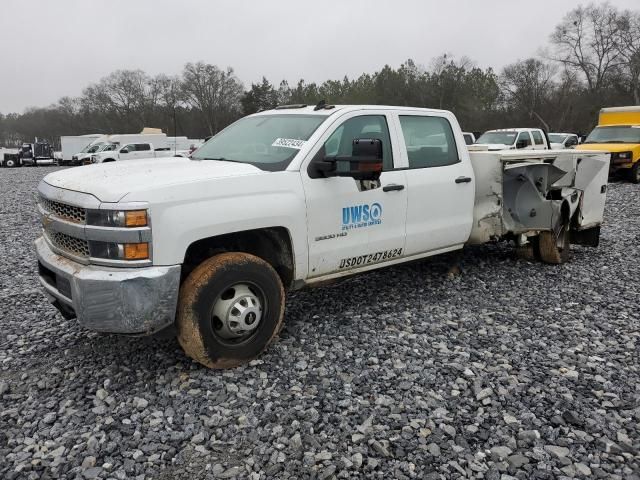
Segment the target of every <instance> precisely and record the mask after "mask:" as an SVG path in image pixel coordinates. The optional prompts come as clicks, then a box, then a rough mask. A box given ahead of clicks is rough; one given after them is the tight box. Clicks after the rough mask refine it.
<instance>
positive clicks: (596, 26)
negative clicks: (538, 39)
mask: <svg viewBox="0 0 640 480" xmlns="http://www.w3.org/2000/svg"><path fill="white" fill-rule="evenodd" d="M619 32H620V13H619V11H618V9H616V8H615V7H614V6H612V5H611V4H610V3H608V2H605V3H602V4H593V3H591V4H589V5H587V6H586V7H583V6H579V7H578V8H576V9H574V10H572V11H570V12H569V13H568V14H567V15H565V17H564V19H563V21H562V23H560V24H559V25H558V26H557V27H556V29H555V31H554V32H553V34H552V35H551V43H552V44H553V45H554V46H555V57H554V60H557V61H559V62H561V63H562V64H564V65H565V66H566V67H567V68H568V69H572V70H575V71H579V72H580V73H581V74H582V75H583V76H584V78H585V80H586V82H587V85H588V89H589V91H590V92H592V93H597V92H599V91H601V90H602V89H603V88H604V87H606V86H607V85H608V83H609V82H610V80H611V77H612V76H613V75H614V73H615V72H616V71H617V69H618V68H619V67H620V65H621V64H622V61H623V60H622V58H621V57H620V49H619V47H618V43H617V41H618V38H619Z"/></svg>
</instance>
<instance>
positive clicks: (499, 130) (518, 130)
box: [485, 127, 542, 133]
mask: <svg viewBox="0 0 640 480" xmlns="http://www.w3.org/2000/svg"><path fill="white" fill-rule="evenodd" d="M529 130H542V129H540V128H529V127H517V128H496V129H495V130H487V132H528V131H529ZM485 133H486V132H485Z"/></svg>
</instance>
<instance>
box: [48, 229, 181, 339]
mask: <svg viewBox="0 0 640 480" xmlns="http://www.w3.org/2000/svg"><path fill="white" fill-rule="evenodd" d="M35 246H36V254H37V256H38V269H39V276H40V283H41V284H42V286H43V287H44V289H45V292H46V294H47V297H49V299H50V300H51V302H52V303H54V305H56V307H57V308H58V309H59V310H60V311H61V312H62V313H63V314H64V315H65V316H66V317H72V316H73V314H75V316H76V317H77V318H78V321H79V322H80V324H81V325H83V326H84V327H86V328H88V329H90V330H95V331H98V332H110V333H126V334H138V335H148V334H151V333H154V332H157V331H158V330H161V329H162V328H164V327H166V326H169V325H171V324H172V323H173V322H174V320H175V314H176V308H177V304H178V291H179V289H180V265H172V266H168V267H143V268H110V267H97V266H92V265H82V264H80V263H77V262H74V261H72V260H69V259H68V258H66V257H63V256H61V255H58V254H56V253H54V252H53V251H52V250H51V249H50V248H49V245H48V244H47V242H46V241H45V239H44V238H42V237H40V238H38V239H37V240H36V242H35Z"/></svg>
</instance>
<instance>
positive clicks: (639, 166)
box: [629, 161, 640, 184]
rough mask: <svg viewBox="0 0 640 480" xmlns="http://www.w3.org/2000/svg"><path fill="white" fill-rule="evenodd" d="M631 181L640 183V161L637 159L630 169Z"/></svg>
mask: <svg viewBox="0 0 640 480" xmlns="http://www.w3.org/2000/svg"><path fill="white" fill-rule="evenodd" d="M629 181H630V182H631V183H636V184H638V183H640V161H637V162H636V163H635V164H634V165H633V167H632V168H631V169H630V170H629Z"/></svg>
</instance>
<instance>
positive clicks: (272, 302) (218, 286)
mask: <svg viewBox="0 0 640 480" xmlns="http://www.w3.org/2000/svg"><path fill="white" fill-rule="evenodd" d="M284 301H285V293H284V288H283V286H282V281H281V280H280V277H279V276H278V274H277V273H276V271H275V270H274V269H273V267H272V266H271V265H269V264H268V263H267V262H265V261H264V260H262V259H261V258H258V257H256V256H254V255H250V254H247V253H222V254H220V255H216V256H214V257H211V258H209V259H207V260H205V261H204V262H202V263H201V264H200V265H198V266H197V267H196V268H195V270H193V272H191V274H190V275H189V276H188V277H187V279H186V280H185V281H184V283H183V284H182V286H181V287H180V298H179V301H178V312H177V322H176V323H177V325H176V326H177V329H178V341H179V342H180V345H181V346H182V348H183V349H184V351H185V353H186V354H187V355H188V356H189V357H191V358H193V359H194V360H196V361H197V362H199V363H201V364H203V365H206V366H207V367H209V368H232V367H236V366H238V365H241V364H243V363H246V362H248V361H250V360H251V359H253V358H255V357H257V356H258V355H260V353H262V352H263V351H264V350H265V349H266V348H267V346H269V344H270V343H271V342H272V341H273V340H274V338H275V337H276V336H277V335H278V332H279V331H280V329H281V328H282V324H283V320H284Z"/></svg>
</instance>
